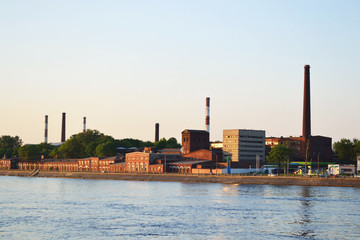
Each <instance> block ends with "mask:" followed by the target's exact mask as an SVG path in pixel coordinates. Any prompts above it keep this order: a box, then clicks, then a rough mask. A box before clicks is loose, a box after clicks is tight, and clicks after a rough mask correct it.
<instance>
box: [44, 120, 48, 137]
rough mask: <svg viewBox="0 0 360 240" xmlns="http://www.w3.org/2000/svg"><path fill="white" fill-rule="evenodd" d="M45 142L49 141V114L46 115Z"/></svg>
mask: <svg viewBox="0 0 360 240" xmlns="http://www.w3.org/2000/svg"><path fill="white" fill-rule="evenodd" d="M44 142H45V143H48V115H45V139H44Z"/></svg>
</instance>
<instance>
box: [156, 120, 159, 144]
mask: <svg viewBox="0 0 360 240" xmlns="http://www.w3.org/2000/svg"><path fill="white" fill-rule="evenodd" d="M158 141H159V123H155V142H158Z"/></svg>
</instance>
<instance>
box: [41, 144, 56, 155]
mask: <svg viewBox="0 0 360 240" xmlns="http://www.w3.org/2000/svg"><path fill="white" fill-rule="evenodd" d="M55 148H56V147H54V146H51V145H50V144H48V143H40V144H39V145H38V149H39V152H40V155H41V156H44V158H48V157H49V156H50V153H51V152H52V151H53V150H54V149H55Z"/></svg>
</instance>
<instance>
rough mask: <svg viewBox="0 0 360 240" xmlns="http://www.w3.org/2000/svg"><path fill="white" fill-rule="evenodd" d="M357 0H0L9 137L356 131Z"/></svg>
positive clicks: (0, 62)
mask: <svg viewBox="0 0 360 240" xmlns="http://www.w3.org/2000/svg"><path fill="white" fill-rule="evenodd" d="M359 13H360V1H356V0H354V1H338V0H336V1H332V0H317V1H313V0H308V1H306V0H303V1H290V0H289V1H272V0H263V1H259V0H255V1H254V0H251V1H250V0H249V1H240V0H236V1H226V0H225V1H209V0H206V1H205V0H204V1H200V0H195V1H194V0H191V1H186V0H181V1H168V0H164V1H162V0H154V1H137V0H131V1H130V0H129V1H119V0H113V1H110V0H104V1H89V0H83V1H78V0H71V1H67V0H65V1H55V0H53V1H45V0H43V1H38V0H32V1H20V0H19V1H17V0H4V1H0V84H1V85H0V86H1V87H0V90H1V120H0V123H1V124H0V135H12V136H14V135H18V136H19V137H21V138H22V139H23V141H24V142H25V143H40V142H42V141H43V140H44V116H45V115H49V141H50V142H59V141H60V133H61V114H62V112H66V113H67V132H66V136H67V137H70V136H71V135H72V134H75V133H78V132H81V131H82V118H83V117H84V116H86V117H87V122H88V124H87V127H88V128H90V129H97V130H99V131H100V132H103V133H105V134H108V135H111V136H113V137H115V138H118V139H122V138H138V139H142V140H151V141H153V140H154V131H155V130H154V129H155V128H154V125H155V123H156V122H158V123H160V137H165V138H169V137H176V138H177V139H178V140H179V141H180V140H181V139H180V136H181V131H183V130H184V129H205V126H204V125H205V98H206V97H210V98H211V110H210V114H211V119H210V123H211V126H210V129H211V134H210V135H211V137H210V138H211V140H213V141H214V140H222V131H223V129H232V128H245V129H261V130H266V135H267V136H299V135H301V131H302V128H301V127H302V126H301V122H302V96H303V72H304V65H305V64H309V65H310V66H311V69H310V74H311V108H312V109H311V110H312V112H311V118H312V134H313V135H323V136H329V137H332V138H333V142H334V141H338V140H339V139H340V138H354V137H357V138H360V124H359V122H360V109H359V103H360V14H359Z"/></svg>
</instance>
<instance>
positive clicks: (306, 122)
mask: <svg viewBox="0 0 360 240" xmlns="http://www.w3.org/2000/svg"><path fill="white" fill-rule="evenodd" d="M302 127H303V129H302V137H303V138H305V139H306V140H307V139H308V138H309V137H310V136H311V119H310V65H305V66H304V105H303V126H302Z"/></svg>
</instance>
